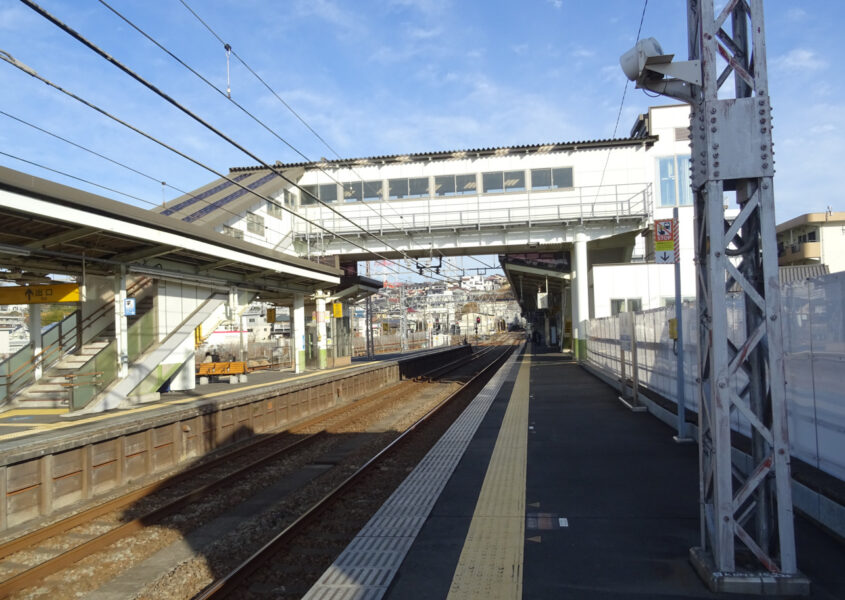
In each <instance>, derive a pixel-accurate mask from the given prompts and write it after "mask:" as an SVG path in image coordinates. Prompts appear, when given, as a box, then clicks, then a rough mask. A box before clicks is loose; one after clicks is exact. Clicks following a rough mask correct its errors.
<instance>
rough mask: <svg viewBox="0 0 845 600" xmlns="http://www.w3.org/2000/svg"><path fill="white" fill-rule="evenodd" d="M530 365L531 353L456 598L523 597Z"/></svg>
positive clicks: (456, 583)
mask: <svg viewBox="0 0 845 600" xmlns="http://www.w3.org/2000/svg"><path fill="white" fill-rule="evenodd" d="M530 367H531V358H530V355H528V354H527V353H526V354H525V355H524V358H523V362H522V365H521V367H520V369H519V373H518V375H517V378H516V383H515V385H514V388H513V392H512V393H511V397H510V401H509V403H508V408H507V411H505V417H504V419H503V421H502V426H501V428H500V430H499V436H498V438H497V439H496V445H495V447H494V448H493V454H492V456H491V458H490V464H489V465H488V467H487V474H486V475H485V477H484V483H483V484H482V486H481V493H480V495H479V497H478V502H477V503H476V506H475V512H474V514H473V516H472V522H471V523H470V527H469V532H468V533H467V537H466V540H465V541H464V547H463V550H462V551H461V557H460V559H459V560H458V566H457V567H456V568H455V574H454V576H453V577H452V585H451V587H450V589H449V596H448V597H449V598H450V599H451V600H465V599H470V598H472V599H482V598H483V599H485V600H496V599H502V600H505V599H507V600H514V599H519V598H522V562H523V544H524V540H525V480H526V468H527V467H526V465H527V456H528V397H529V396H528V391H529V381H528V376H529V371H530Z"/></svg>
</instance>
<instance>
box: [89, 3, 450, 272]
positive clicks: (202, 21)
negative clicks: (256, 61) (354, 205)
mask: <svg viewBox="0 0 845 600" xmlns="http://www.w3.org/2000/svg"><path fill="white" fill-rule="evenodd" d="M99 2H100V3H101V4H102V5H103V6H105V7H106V8H108V9H109V10H110V11H112V12H113V13H114V14H115V15H116V16H118V17H119V18H120V19H122V20H123V21H124V22H125V23H126V24H127V25H129V26H130V27H132V28H133V29H135V30H136V31H137V32H138V33H140V34H141V35H143V36H144V37H145V38H147V39H148V40H149V41H150V42H151V43H153V44H155V45H156V46H157V47H158V48H159V49H161V50H162V51H163V52H165V53H166V54H168V55H169V56H170V57H171V58H173V59H174V60H176V61H177V62H178V63H179V64H181V65H182V66H183V67H185V68H186V69H188V70H189V71H191V73H193V74H194V75H195V76H196V77H198V78H199V79H200V80H201V81H203V82H204V83H205V84H206V85H208V86H209V87H211V88H212V89H214V90H215V91H217V92H218V93H219V94H221V95H222V96H225V97H226V98H227V99H228V100H229V101H230V102H232V103H233V104H234V105H235V106H237V107H238V108H239V109H240V110H241V111H243V112H244V113H245V114H246V115H248V116H249V117H250V118H252V119H253V120H254V121H255V122H256V123H258V124H259V125H261V126H262V127H263V128H264V129H266V130H267V131H268V132H269V133H270V134H272V135H273V136H275V137H276V138H277V139H279V140H280V141H281V142H282V143H284V144H285V145H286V146H287V147H288V148H290V149H291V150H293V151H294V152H295V153H296V154H298V155H299V156H300V157H301V158H303V159H304V160H305V161H306V162H310V163H313V164H315V165H317V168H318V169H319V170H320V171H321V172H322V173H323V174H325V175H326V176H327V177H328V178H329V180H330V181H333V182H334V183H335V184H337V185H339V186H342V187H343V185H344V184H343V183H342V182H340V181H338V180H337V179H335V177H334V176H333V175H332V174H330V173H329V172H328V171H327V170H326V169H325V168H323V167H322V166H320V165H319V164H318V163H317V162H316V161H313V160H312V159H311V158H309V157H308V156H307V155H305V154H304V153H303V152H301V151H300V150H299V149H298V148H296V147H295V146H293V144H291V143H290V142H289V141H287V140H286V139H284V138H283V137H281V136H280V135H279V134H278V133H277V132H276V131H274V130H273V129H272V128H270V127H269V126H268V125H266V124H265V123H264V122H262V121H261V120H260V119H258V118H257V117H256V116H255V115H253V114H252V113H251V112H250V111H248V110H247V109H246V108H245V107H244V106H242V105H241V104H240V103H239V102H237V101H236V100H234V99H233V98H232V96H231V94H228V93H226V92H224V91H223V90H222V89H220V88H219V87H217V86H216V85H214V84H213V83H212V82H211V81H209V80H208V79H207V78H206V77H204V76H202V75H201V74H200V73H198V72H197V71H196V70H195V69H193V68H192V67H191V66H189V65H188V64H186V63H185V62H184V61H183V60H181V59H180V58H179V57H177V56H176V55H175V54H174V53H173V52H171V51H170V50H168V49H167V48H166V47H165V46H164V45H163V44H161V43H160V42H158V41H157V40H155V39H154V38H153V37H152V36H151V35H149V34H148V33H146V32H145V31H144V30H142V29H141V28H140V27H139V26H138V25H136V24H135V23H134V22H132V21H131V20H130V19H128V18H127V17H126V16H124V15H123V14H121V13H120V12H119V11H117V10H116V9H114V8H113V7H112V6H110V5H109V4H108V3H107V2H106V1H105V0H99ZM180 2H181V3H182V5H183V6H184V7H185V8H186V9H187V10H188V12H190V13H191V14H192V15H193V16H194V17H195V18H196V19H197V20H198V21H199V22H200V23H201V24H202V25H203V26H204V27H205V28H206V29H207V30H208V31H209V32H210V33H211V35H213V36H214V38H215V39H217V41H218V42H220V43H221V44H222V45H223V47H224V48H226V51H227V53H228V52H231V54H232V55H233V56H234V57H235V58H237V59H238V61H239V62H240V63H241V64H242V65H243V66H244V68H246V69H247V71H249V72H250V73H251V74H252V75H253V76H254V77H255V78H256V79H257V80H258V81H259V82H260V83H261V84H262V85H263V86H264V87H265V88H266V89H267V90H268V91H269V92H270V93H271V94H272V95H273V96H275V97H276V99H278V100H279V102H281V103H282V105H283V106H284V107H285V108H286V109H287V110H288V111H290V112H291V113H292V114H293V115H294V116H295V117H296V118H297V119H298V120H299V121H300V122H301V123H302V124H303V125H304V126H305V127H306V128H307V129H308V130H309V131H310V132H311V133H312V134H314V136H316V137H317V139H319V140H320V141H321V142H322V143H323V144H324V145H325V146H326V147H327V148H328V149H329V150H330V151H331V152H332V153H333V154H334V155H335V156H337V157H338V158H339V159H342V157H341V156H340V155H339V154H338V153H337V151H336V150H335V149H334V148H333V147H332V146H331V145H330V144H329V143H328V142H327V141H326V140H325V139H324V138H323V137H322V136H321V135H320V134H319V133H317V131H316V130H315V129H314V128H313V127H311V125H309V124H308V123H307V122H306V121H305V119H303V118H302V116H301V115H300V114H299V113H298V112H296V111H295V110H294V109H293V107H292V106H290V104H288V103H287V102H285V100H284V99H283V98H282V97H281V96H280V95H279V94H278V93H277V92H276V91H275V90H274V89H273V88H272V87H271V86H270V85H269V84H268V83H267V82H266V81H265V80H264V79H263V78H262V77H261V76H260V75H259V74H258V73H257V72H256V71H255V70H254V69H252V67H250V66H249V64H247V62H246V61H245V60H244V59H243V58H242V57H241V56H240V55H239V54H238V53H237V52H236V51H235V50H234V49H232V47H231V45H230V44H228V43H226V42H225V41H224V40H223V38H222V37H221V36H220V35H218V34H217V32H216V31H214V29H213V28H212V27H211V26H210V25H209V24H208V23H207V22H206V21H205V20H203V19H202V18H201V17H200V16H199V14H198V13H197V12H196V11H195V10H193V9H192V8H191V7H190V6H189V5H188V4H187V3H186V2H184V0H180ZM350 171H352V173H354V174H355V176H356V177H358V179H360V180H361V182H362V183H364V178H363V177H361V175H360V174H359V173H358V172H356V171H355V169H353V168H350ZM321 204H322V202H321ZM364 205H365V206H366V207H367V209H369V210H370V211H371V212H373V213H374V214H376V215H378V217H379V218H380V219H383V220H385V221H386V222H387V223H388V225H390V226H391V227H392V228H394V229H397V230H399V231H401V232H402V233H404V234H405V235H406V236H407V238H408V242H409V244H411V245H413V244H415V243H416V242H415V241H414V239H413V237H412V235H411V233H410V232H408V231H407V230H406V226H405V224H404V222H403V223H400V225H398V226H397V225H396V224H395V223H394V222H392V221H391V220H389V219H386V218H385V216H384V214H383V213H381V212H379V211H377V210H376V209H375V208H374V207H373V206H372V205H370V204H368V203H366V202H365V203H364ZM382 205H383V206H387V207H388V208H390V210H391V211H392V212H393V213H395V214H396V215H397V216H398V217H399V218H400V219H404V217H403V215H402V214H401V213H399V211H397V210H396V208H395V207H394V206H393V205H392V204H391V203H390V202H383V203H382ZM324 206H325V204H324ZM332 210H334V209H332ZM334 212H336V213H337V214H340V213H338V211H334ZM394 250H395V248H394ZM402 254H403V256H404V257H405V258H407V259H408V260H415V261H416V259H413V258H412V257H410V256H408V255H407V254H406V253H402ZM446 262H448V261H446ZM416 264H418V265H419V261H416ZM454 266H455V265H453V267H454Z"/></svg>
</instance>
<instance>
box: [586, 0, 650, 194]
mask: <svg viewBox="0 0 845 600" xmlns="http://www.w3.org/2000/svg"><path fill="white" fill-rule="evenodd" d="M646 8H648V0H645V1H644V2H643V12H642V14H641V15H640V26H639V27H638V28H637V39H636V41H635V42H634V45H636V44H637V42H639V41H640V34H641V33H642V31H643V21H644V20H645V11H646ZM628 83H630V82H629V81H628V79H627V78H625V88H624V89H623V90H622V100H621V101H620V102H619V111H618V112H617V113H616V124H615V125H614V126H613V135H612V136H611V137H612V138H613V139H616V132H617V130H618V129H619V121H620V119H621V118H622V108H623V107H624V106H625V96H626V95H627V93H628ZM612 151H613V150H612V149H608V151H607V157H606V158H605V160H604V167H603V168H602V170H601V178H600V179H599V187H598V189H597V190H596V197H595V198H594V199H593V202H595V201H596V198H598V195H599V193H601V186H602V184H603V183H604V174H605V171H607V164H608V163H609V162H610V153H611V152H612Z"/></svg>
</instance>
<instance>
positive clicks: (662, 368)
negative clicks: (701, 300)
mask: <svg viewBox="0 0 845 600" xmlns="http://www.w3.org/2000/svg"><path fill="white" fill-rule="evenodd" d="M728 305H729V313H728V338H729V339H730V340H731V342H732V343H733V344H734V345H735V346H737V347H740V346H741V345H742V343H743V342H744V341H745V338H746V334H745V307H744V306H743V305H742V301H741V299H739V298H737V297H734V298H731V299H730V301H729V304H728ZM674 316H675V308H674V306H670V307H666V308H658V309H654V310H650V311H645V312H641V313H637V314H636V315H635V323H636V332H637V361H638V363H639V371H638V374H639V380H640V384H641V385H643V386H645V387H646V388H648V389H650V390H653V391H655V392H657V393H659V394H660V395H662V396H664V397H666V398H668V399H669V400H673V401H677V400H676V394H677V379H676V377H677V368H676V355H675V344H674V343H673V340H671V339H669V325H668V324H669V319H671V318H673V317H674ZM697 319H698V311H697V309H696V307H695V306H685V307H684V309H683V333H684V374H683V376H684V394H685V405H686V406H687V408H689V409H690V410H697V404H698V402H697V394H698V386H697V383H696V378H697V370H698V367H697V364H698V359H697V355H698V327H697ZM781 323H782V326H783V338H784V339H783V347H784V370H785V375H786V403H787V411H788V415H789V427H790V445H791V447H792V453H793V454H794V456H796V457H798V458H800V459H801V460H803V461H805V462H807V463H809V464H811V465H813V466H815V467H817V468H819V469H821V470H822V471H825V472H827V473H829V474H831V475H834V476H836V477H838V478H839V479H842V480H845V386H843V383H842V382H843V381H845V378H843V372H845V273H836V274H833V275H828V276H826V277H821V278H818V279H813V280H809V281H807V282H802V283H795V284H791V285H786V286H784V287H783V290H782V318H781ZM587 334H588V342H587V362H588V363H590V364H592V365H594V366H596V367H599V368H601V369H603V370H605V371H607V372H609V373H611V374H612V375H613V376H615V377H617V378H618V377H619V376H620V373H621V370H620V364H619V318H618V317H606V318H601V319H593V320H591V321H589V322H588V327H587ZM747 382H748V379H747V377H746V376H745V375H744V374H742V375H741V378H740V379H739V381H738V382H737V383H736V384H735V387H734V391H739V389H741V388H742V387H743V386H745V385H746V384H747ZM732 426H733V427H734V429H735V430H737V431H740V432H742V433H743V434H745V435H749V434H750V426H749V424H748V422H747V420H746V419H745V418H744V417H742V416H741V415H740V414H739V412H738V411H733V416H732Z"/></svg>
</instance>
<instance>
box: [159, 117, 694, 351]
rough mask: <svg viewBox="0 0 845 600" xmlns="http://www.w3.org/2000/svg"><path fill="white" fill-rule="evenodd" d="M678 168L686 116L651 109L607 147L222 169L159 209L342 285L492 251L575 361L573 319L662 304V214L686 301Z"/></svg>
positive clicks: (666, 286) (684, 212)
mask: <svg viewBox="0 0 845 600" xmlns="http://www.w3.org/2000/svg"><path fill="white" fill-rule="evenodd" d="M689 160H690V147H689V109H688V107H687V106H685V105H676V106H663V107H654V108H651V109H650V110H649V111H648V113H647V114H644V115H640V116H639V117H638V119H637V120H636V122H635V123H634V125H633V127H632V129H631V131H630V134H629V136H628V137H625V138H620V139H610V140H587V141H576V142H555V143H539V144H529V145H524V146H510V147H497V148H480V149H462V150H448V151H443V150H438V151H432V152H425V153H414V154H407V155H390V156H376V157H367V158H350V159H339V160H322V161H319V162H308V163H292V164H281V163H276V164H275V165H272V168H269V169H268V168H266V167H265V166H246V167H235V168H232V169H231V171H230V174H229V178H230V179H231V180H232V181H234V182H237V184H238V185H236V184H234V183H232V181H229V180H227V179H219V180H216V181H213V182H210V183H209V184H208V185H207V186H204V187H202V188H200V189H198V190H196V191H194V192H192V193H191V194H188V195H186V196H183V197H182V198H178V199H176V200H174V201H172V202H170V203H168V204H167V205H166V206H165V207H164V208H163V209H159V212H161V213H162V214H164V215H168V216H171V217H174V218H179V219H182V220H183V221H186V222H195V223H201V224H205V225H208V226H211V227H213V228H215V229H216V230H217V231H219V232H220V233H223V234H226V235H229V236H232V237H235V238H238V239H242V240H244V241H248V242H250V243H253V244H256V245H259V246H264V247H267V248H269V249H272V250H274V251H278V252H282V253H287V254H291V255H297V256H304V257H306V258H310V259H312V260H318V261H320V262H326V263H328V264H331V265H333V266H336V267H339V268H341V269H343V270H344V273H346V274H347V275H348V276H350V277H353V278H354V277H357V276H358V274H357V264H358V261H363V260H373V259H383V258H385V257H387V258H400V257H402V256H406V257H407V256H410V257H418V258H420V259H426V258H431V257H434V258H435V259H436V258H437V257H450V256H458V255H473V254H475V255H479V254H498V255H500V261H501V263H502V266H503V268H504V270H505V273H506V275H507V277H508V279H509V280H510V283H511V285H512V288H513V289H514V291H515V293H516V295H517V297H518V300H519V302H520V305H521V307H522V310H523V313H524V314H525V315H526V317H527V318H529V320H530V321H532V322H533V323H534V326H535V327H536V328H539V329H540V330H541V331H542V332H543V334H544V339H545V340H546V341H547V342H548V343H550V344H552V345H559V346H562V347H570V346H571V347H573V348H574V349H576V350H577V348H578V340H581V341H583V333H582V332H581V329H580V326H579V324H580V323H581V322H583V321H584V320H586V319H589V318H591V317H598V316H604V315H610V314H613V313H615V312H619V311H624V310H640V309H648V308H653V307H657V306H663V305H664V304H665V303H666V302H667V299H668V298H673V297H674V273H673V265H672V264H656V263H655V253H654V250H653V248H654V245H653V223H654V221H655V219H666V218H671V217H672V209H673V208H675V207H679V211H680V228H679V229H680V248H681V252H680V258H681V261H682V266H683V268H682V294H683V295H684V296H685V297H694V296H695V279H694V269H693V263H692V257H693V245H692V242H691V239H692V214H693V209H692V198H691V194H690V187H689ZM250 191H254V192H256V194H252V193H249V192H250ZM368 232H369V233H372V234H374V235H369V233H368ZM538 294H539V295H538ZM570 337H571V338H573V339H569V338H570ZM573 340H574V341H573Z"/></svg>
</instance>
